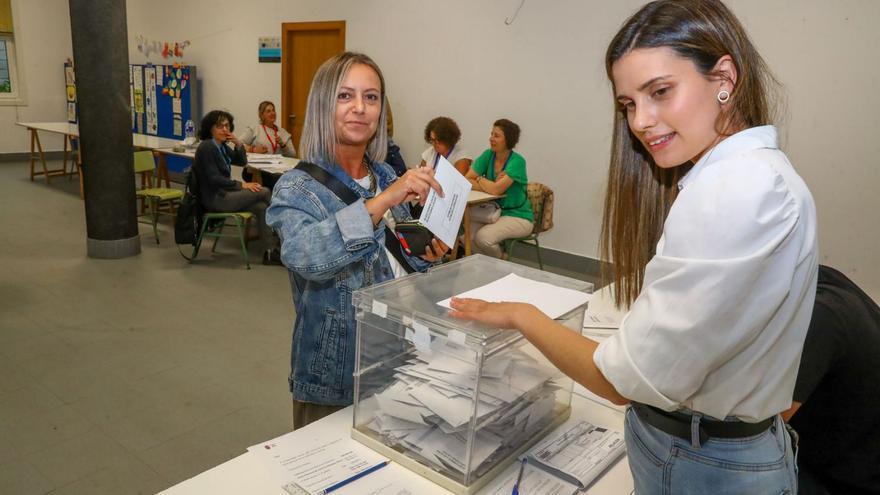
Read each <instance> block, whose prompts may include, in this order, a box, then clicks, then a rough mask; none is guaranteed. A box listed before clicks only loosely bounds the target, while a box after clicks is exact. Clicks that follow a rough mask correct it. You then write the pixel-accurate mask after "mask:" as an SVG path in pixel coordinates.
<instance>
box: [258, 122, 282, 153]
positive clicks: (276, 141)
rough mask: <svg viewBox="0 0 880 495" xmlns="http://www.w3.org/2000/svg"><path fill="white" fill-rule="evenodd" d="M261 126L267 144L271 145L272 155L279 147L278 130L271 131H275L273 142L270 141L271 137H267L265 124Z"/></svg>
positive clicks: (267, 132)
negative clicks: (267, 141)
mask: <svg viewBox="0 0 880 495" xmlns="http://www.w3.org/2000/svg"><path fill="white" fill-rule="evenodd" d="M260 125H262V126H263V132H265V133H266V139H268V140H269V144H271V145H272V154H273V155H274V154H275V152H276V151H278V149H279V148H280V147H281V144H280V143H279V142H278V141H280V139H279V138H278V129H273V130H274V131H275V140H274V141H272V136H270V135H269V131H268V129H266V125H265V124H260Z"/></svg>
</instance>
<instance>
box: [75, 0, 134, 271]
mask: <svg viewBox="0 0 880 495" xmlns="http://www.w3.org/2000/svg"><path fill="white" fill-rule="evenodd" d="M69 2H70V30H71V35H72V37H73V57H74V62H75V64H76V65H75V67H76V89H77V98H78V100H79V135H80V146H81V153H82V162H83V180H84V189H85V205H86V231H87V241H86V242H87V247H88V249H87V252H88V256H89V257H91V258H112V259H116V258H125V257H128V256H133V255H136V254H139V253H140V252H141V243H140V237H138V224H137V201H136V198H135V187H134V158H133V156H132V151H133V150H132V139H131V110H130V107H129V101H128V100H129V97H128V28H127V25H126V16H125V0H69Z"/></svg>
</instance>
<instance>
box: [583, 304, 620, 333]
mask: <svg viewBox="0 0 880 495" xmlns="http://www.w3.org/2000/svg"><path fill="white" fill-rule="evenodd" d="M620 320H621V315H619V314H616V313H614V314H613V313H604V312H603V313H600V312H594V311H590V310H589V309H588V310H586V311H585V312H584V328H608V329H613V328H620Z"/></svg>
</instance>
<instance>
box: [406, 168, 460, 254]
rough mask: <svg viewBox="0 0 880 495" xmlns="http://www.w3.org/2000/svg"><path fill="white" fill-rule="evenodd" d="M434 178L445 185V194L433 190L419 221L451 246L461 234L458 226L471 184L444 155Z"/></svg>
mask: <svg viewBox="0 0 880 495" xmlns="http://www.w3.org/2000/svg"><path fill="white" fill-rule="evenodd" d="M434 178H435V179H436V180H437V182H439V183H440V186H441V187H442V188H443V197H442V198H441V197H440V195H439V194H437V191H435V190H433V189H431V192H429V193H428V198H427V199H426V200H425V207H424V209H422V214H421V216H419V223H421V224H422V225H424V226H425V227H427V228H428V230H430V231H431V233H433V234H434V235H435V236H436V237H437V238H438V239H440V240H441V241H443V243H444V244H446V245H447V246H452V245H453V244H455V238H456V237H458V227H459V226H460V225H461V219H462V217H463V216H464V209H465V207H467V199H468V193H469V192H470V190H471V183H470V182H468V180H467V179H465V178H464V176H463V175H461V174H460V173H459V172H458V170H456V169H455V167H453V166H452V164H451V163H449V161H448V160H447V159H446V158H445V157H443V156H442V155H441V156H440V160H439V161H438V162H437V166H436V167H434Z"/></svg>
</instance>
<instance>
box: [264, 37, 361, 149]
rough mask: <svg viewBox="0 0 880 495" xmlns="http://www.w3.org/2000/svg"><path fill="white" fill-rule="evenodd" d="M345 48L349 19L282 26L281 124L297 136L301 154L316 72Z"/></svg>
mask: <svg viewBox="0 0 880 495" xmlns="http://www.w3.org/2000/svg"><path fill="white" fill-rule="evenodd" d="M344 51H345V21H328V22H285V23H283V24H282V25H281V113H280V114H279V115H278V122H279V124H280V125H281V126H282V127H284V128H285V129H287V130H288V132H290V134H291V135H292V136H293V143H294V146H295V147H296V150H297V154H299V152H300V149H299V140H300V136H302V126H303V121H304V120H305V116H306V100H307V99H308V96H309V89H310V88H311V85H312V79H313V78H314V77H315V72H317V71H318V67H320V66H321V64H323V63H324V62H325V61H326V60H327V59H329V58H330V57H332V56H334V55H337V54H339V53H342V52H344Z"/></svg>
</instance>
